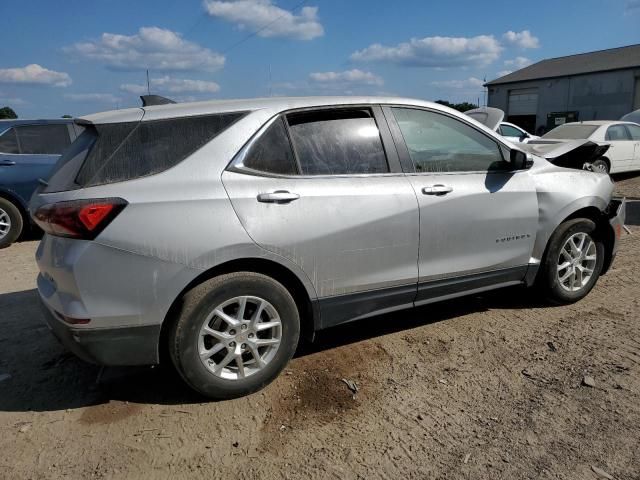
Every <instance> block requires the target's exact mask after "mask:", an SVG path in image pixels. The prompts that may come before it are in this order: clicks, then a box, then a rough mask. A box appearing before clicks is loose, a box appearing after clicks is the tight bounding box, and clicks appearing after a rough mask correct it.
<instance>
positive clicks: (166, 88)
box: [120, 76, 220, 95]
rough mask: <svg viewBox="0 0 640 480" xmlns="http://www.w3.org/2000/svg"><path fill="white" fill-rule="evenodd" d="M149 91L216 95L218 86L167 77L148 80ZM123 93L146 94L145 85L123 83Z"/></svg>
mask: <svg viewBox="0 0 640 480" xmlns="http://www.w3.org/2000/svg"><path fill="white" fill-rule="evenodd" d="M149 83H150V85H151V90H152V91H154V93H155V91H156V90H158V91H161V92H163V93H216V92H217V91H219V90H220V85H218V84H217V83H215V82H208V81H205V80H190V79H187V78H173V77H169V76H164V77H158V78H151V79H150V80H149ZM120 90H122V91H123V92H128V93H133V94H135V95H144V94H146V93H147V86H146V85H139V84H134V83H125V84H123V85H120Z"/></svg>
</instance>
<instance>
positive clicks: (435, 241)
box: [384, 106, 538, 304]
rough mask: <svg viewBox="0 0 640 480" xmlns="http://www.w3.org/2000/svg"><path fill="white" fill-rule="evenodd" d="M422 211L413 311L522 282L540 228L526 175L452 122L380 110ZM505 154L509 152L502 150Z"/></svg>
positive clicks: (438, 115)
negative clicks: (461, 295) (410, 168)
mask: <svg viewBox="0 0 640 480" xmlns="http://www.w3.org/2000/svg"><path fill="white" fill-rule="evenodd" d="M384 112H385V116H386V117H387V118H388V119H390V121H391V125H390V126H391V131H392V132H393V134H394V138H395V139H396V143H397V144H398V149H399V155H400V158H401V161H405V162H407V161H408V162H410V163H411V164H412V165H413V168H414V173H412V174H410V175H409V176H408V177H409V179H410V181H411V183H412V185H413V187H414V190H415V192H416V195H417V196H418V202H419V205H420V245H419V260H418V270H419V271H418V275H419V284H418V296H417V299H416V302H417V303H418V304H420V303H425V302H429V301H432V300H433V299H435V298H443V297H446V296H447V295H455V294H456V293H459V292H462V291H470V290H471V291H473V290H482V289H483V288H487V287H489V286H495V285H498V284H500V285H508V284H512V283H518V282H520V281H522V280H523V278H524V276H525V274H526V272H527V269H528V264H529V262H530V259H531V253H532V250H533V246H534V242H535V236H536V231H537V226H538V202H537V195H536V190H535V186H534V182H533V180H532V178H531V176H530V174H529V172H528V171H526V170H523V171H513V170H512V169H511V166H510V164H509V163H508V162H506V161H505V160H503V155H504V150H506V147H504V146H502V145H500V144H499V143H498V142H497V141H496V140H495V139H494V138H493V137H491V136H489V135H488V134H486V133H485V132H483V131H481V130H480V129H477V128H476V127H475V126H473V125H471V124H469V123H467V122H464V121H462V120H460V119H458V118H456V117H454V116H450V115H448V114H445V113H442V112H438V111H433V110H429V109H416V108H411V107H402V106H398V107H385V109H384ZM507 151H508V150H507Z"/></svg>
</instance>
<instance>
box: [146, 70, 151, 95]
mask: <svg viewBox="0 0 640 480" xmlns="http://www.w3.org/2000/svg"><path fill="white" fill-rule="evenodd" d="M147 94H148V95H151V87H149V69H147Z"/></svg>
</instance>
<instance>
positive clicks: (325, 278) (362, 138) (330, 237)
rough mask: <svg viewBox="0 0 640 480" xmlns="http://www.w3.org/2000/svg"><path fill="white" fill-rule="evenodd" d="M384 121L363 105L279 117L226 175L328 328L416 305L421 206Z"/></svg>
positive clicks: (252, 231) (246, 218)
mask: <svg viewBox="0 0 640 480" xmlns="http://www.w3.org/2000/svg"><path fill="white" fill-rule="evenodd" d="M380 115H381V112H380V109H379V107H372V106H364V107H359V108H352V107H350V108H335V109H317V110H304V111H297V112H290V113H288V114H286V115H281V116H278V117H276V118H274V119H272V120H271V121H270V122H269V123H268V124H267V125H265V126H264V127H263V128H262V129H261V131H259V132H258V133H257V134H256V135H255V136H254V138H253V139H252V140H251V141H250V142H249V144H248V145H247V146H245V148H244V149H243V150H242V151H241V152H240V153H239V154H238V156H237V157H236V159H235V161H234V162H233V163H232V166H231V167H230V168H229V169H227V171H225V172H224V174H223V175H222V181H223V183H224V185H225V188H226V189H227V192H228V194H229V198H230V199H231V202H232V204H233V207H234V209H235V211H236V213H237V214H238V217H239V219H240V221H241V222H242V224H243V226H244V227H245V229H246V230H247V233H248V234H249V235H250V236H251V238H252V239H253V240H254V241H255V242H256V243H257V244H258V245H260V246H262V247H263V248H264V249H266V250H269V251H271V252H273V253H276V254H278V255H281V256H283V257H285V258H287V259H288V260H289V261H291V262H295V263H296V264H297V265H298V266H299V267H300V268H301V269H302V270H303V271H304V272H305V273H306V275H307V276H308V277H309V279H310V280H311V282H312V283H313V285H314V287H315V289H316V292H317V294H318V297H319V304H320V309H321V318H322V327H326V326H329V325H334V324H337V323H341V322H343V321H346V320H349V319H353V318H362V317H365V316H368V315H372V314H375V313H378V312H381V311H387V310H389V309H394V308H401V307H405V306H410V305H411V304H412V302H413V299H414V297H415V293H416V282H417V276H418V269H417V257H418V204H417V200H416V195H415V193H414V191H413V188H412V186H411V184H410V183H409V181H408V179H407V178H406V177H405V175H404V174H403V173H402V171H401V168H400V164H399V162H398V157H397V153H396V152H395V148H394V146H393V142H392V140H391V137H390V134H389V132H388V127H387V126H386V122H384V119H383V121H382V123H380V122H379V119H380ZM383 138H386V140H385V141H384V142H383V140H382V139H383ZM363 300H366V301H363Z"/></svg>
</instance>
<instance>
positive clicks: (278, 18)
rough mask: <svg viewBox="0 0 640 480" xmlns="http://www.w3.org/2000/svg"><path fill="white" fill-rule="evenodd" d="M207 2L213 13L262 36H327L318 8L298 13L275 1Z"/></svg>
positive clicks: (209, 9) (205, 2)
mask: <svg viewBox="0 0 640 480" xmlns="http://www.w3.org/2000/svg"><path fill="white" fill-rule="evenodd" d="M203 4H204V8H205V10H206V11H207V13H208V14H209V15H210V16H212V17H218V18H221V19H223V20H226V21H228V22H232V23H235V24H236V25H237V26H238V28H240V29H248V30H251V31H254V32H256V33H257V35H258V36H260V37H288V38H295V39H297V40H312V39H314V38H316V37H321V36H322V35H324V28H323V27H322V24H321V23H320V21H319V19H318V7H304V8H302V9H301V10H300V13H299V14H298V15H296V14H294V13H291V12H289V11H287V10H284V9H283V8H280V7H278V6H276V5H274V4H273V2H272V0H235V1H217V0H204V3H203Z"/></svg>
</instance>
